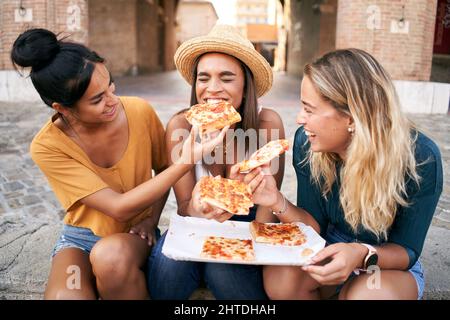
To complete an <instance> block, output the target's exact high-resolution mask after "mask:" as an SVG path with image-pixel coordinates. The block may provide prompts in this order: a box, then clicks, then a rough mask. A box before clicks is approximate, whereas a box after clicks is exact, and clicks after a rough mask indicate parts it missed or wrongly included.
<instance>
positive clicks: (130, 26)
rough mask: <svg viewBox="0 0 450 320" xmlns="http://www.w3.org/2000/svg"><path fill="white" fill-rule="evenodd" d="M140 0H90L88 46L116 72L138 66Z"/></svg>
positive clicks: (118, 73) (112, 71) (127, 70)
mask: <svg viewBox="0 0 450 320" xmlns="http://www.w3.org/2000/svg"><path fill="white" fill-rule="evenodd" d="M136 2H137V0H114V1H110V0H96V1H89V31H90V33H89V47H90V48H92V49H93V50H95V51H97V52H98V53H99V54H100V55H101V56H102V57H104V58H105V59H106V61H107V66H108V68H109V70H110V71H111V73H112V74H113V75H122V74H126V73H130V72H132V70H133V68H135V67H137V9H136Z"/></svg>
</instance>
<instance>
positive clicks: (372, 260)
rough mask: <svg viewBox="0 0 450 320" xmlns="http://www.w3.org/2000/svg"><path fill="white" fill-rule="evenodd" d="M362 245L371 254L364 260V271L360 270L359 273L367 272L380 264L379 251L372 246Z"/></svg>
mask: <svg viewBox="0 0 450 320" xmlns="http://www.w3.org/2000/svg"><path fill="white" fill-rule="evenodd" d="M360 245H363V246H365V247H366V248H367V249H369V252H368V253H367V255H366V257H365V258H364V262H363V267H362V269H358V271H362V272H365V271H367V269H368V268H369V267H370V266H376V265H377V262H378V253H377V249H375V248H374V247H372V246H371V245H370V244H367V243H360Z"/></svg>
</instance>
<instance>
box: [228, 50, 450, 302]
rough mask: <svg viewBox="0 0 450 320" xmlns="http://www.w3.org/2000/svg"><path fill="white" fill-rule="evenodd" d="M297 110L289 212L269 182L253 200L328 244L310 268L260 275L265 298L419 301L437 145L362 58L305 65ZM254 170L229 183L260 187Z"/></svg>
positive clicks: (439, 176) (357, 54) (379, 70)
mask: <svg viewBox="0 0 450 320" xmlns="http://www.w3.org/2000/svg"><path fill="white" fill-rule="evenodd" d="M301 103H302V109H301V111H300V113H299V114H298V117H297V123H298V124H299V125H300V126H301V127H300V128H299V129H298V130H297V132H296V134H295V142H294V150H293V152H294V157H293V165H294V167H295V171H296V174H297V182H298V193H297V206H295V205H293V204H291V203H289V201H287V200H286V198H284V196H283V195H282V194H281V193H280V192H279V191H278V189H277V187H276V184H275V182H274V180H273V178H272V177H271V176H266V177H264V179H263V180H261V181H262V182H261V183H260V184H259V186H258V188H257V189H256V190H255V193H254V201H255V202H256V203H258V204H259V205H261V206H266V207H269V208H271V210H272V211H273V212H275V213H276V216H274V218H278V219H279V221H281V222H291V221H302V222H304V223H305V224H308V225H311V226H312V227H313V228H314V229H315V230H317V231H318V232H320V234H321V235H322V236H323V237H324V238H325V239H326V240H327V243H328V245H327V246H326V247H325V248H324V249H323V250H322V251H321V252H319V253H318V254H317V255H316V256H315V257H314V258H313V261H314V264H313V265H310V266H307V267H280V266H267V267H265V268H264V271H263V275H264V287H265V289H266V293H267V294H268V296H269V297H270V298H272V299H318V298H329V297H331V296H333V295H336V294H339V295H338V297H339V298H340V299H420V298H422V295H423V289H424V276H423V270H422V267H421V264H420V262H419V260H418V258H419V256H420V254H421V251H422V248H423V244H424V240H425V236H426V234H427V231H428V228H429V226H430V222H431V219H432V216H433V213H434V211H435V208H436V205H437V202H438V200H439V196H440V194H441V192H442V185H443V172H442V162H441V156H440V153H439V149H438V147H437V146H436V144H435V143H434V142H433V141H432V140H430V139H429V138H428V137H426V136H425V135H424V134H422V133H421V132H419V131H418V130H417V129H416V128H415V127H414V126H413V125H412V124H411V123H410V122H409V121H408V120H407V119H406V117H405V116H404V115H403V114H402V112H401V111H400V106H399V102H398V98H397V95H396V92H395V89H394V86H393V84H392V81H391V79H390V77H389V75H388V74H387V73H386V71H385V70H384V69H383V67H382V66H381V65H380V64H379V63H378V62H377V61H376V60H375V59H374V58H373V57H372V56H371V55H370V54H368V53H366V52H364V51H362V50H358V49H348V50H338V51H334V52H331V53H328V54H326V55H325V56H323V57H322V58H320V59H318V60H317V61H315V62H314V63H311V64H308V65H306V66H305V68H304V78H303V80H302V85H301ZM235 171H236V170H235V169H234V170H233V172H235ZM260 171H261V170H254V171H253V172H251V173H249V174H248V175H247V176H245V177H239V178H241V179H245V180H246V181H247V182H250V181H252V180H254V179H259V180H260V179H261V178H260V176H261V173H260ZM234 176H236V174H235V175H234ZM274 220H276V219H274ZM373 272H376V274H374V273H373Z"/></svg>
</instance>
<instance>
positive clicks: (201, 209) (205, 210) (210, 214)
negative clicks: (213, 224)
mask: <svg viewBox="0 0 450 320" xmlns="http://www.w3.org/2000/svg"><path fill="white" fill-rule="evenodd" d="M191 202H192V207H193V208H194V211H195V212H196V213H197V216H198V217H200V218H205V219H214V220H216V221H218V222H224V221H226V220H228V219H230V218H231V217H232V216H233V214H232V213H229V212H226V211H225V210H222V209H219V208H216V207H214V206H212V205H210V204H208V203H205V202H202V201H201V199H200V181H199V182H197V184H196V185H195V187H194V189H193V190H192V198H191Z"/></svg>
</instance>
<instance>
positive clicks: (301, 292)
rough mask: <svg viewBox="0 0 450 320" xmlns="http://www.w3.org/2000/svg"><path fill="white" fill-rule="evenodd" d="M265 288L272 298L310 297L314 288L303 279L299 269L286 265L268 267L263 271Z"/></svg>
mask: <svg viewBox="0 0 450 320" xmlns="http://www.w3.org/2000/svg"><path fill="white" fill-rule="evenodd" d="M263 280H264V290H265V291H266V294H267V296H268V297H269V299H270V300H292V299H308V298H309V296H310V291H311V290H312V288H311V287H310V285H309V282H308V281H302V277H299V276H298V271H297V270H294V269H292V268H285V267H273V266H271V267H268V268H265V269H264V272H263Z"/></svg>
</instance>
